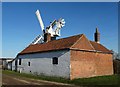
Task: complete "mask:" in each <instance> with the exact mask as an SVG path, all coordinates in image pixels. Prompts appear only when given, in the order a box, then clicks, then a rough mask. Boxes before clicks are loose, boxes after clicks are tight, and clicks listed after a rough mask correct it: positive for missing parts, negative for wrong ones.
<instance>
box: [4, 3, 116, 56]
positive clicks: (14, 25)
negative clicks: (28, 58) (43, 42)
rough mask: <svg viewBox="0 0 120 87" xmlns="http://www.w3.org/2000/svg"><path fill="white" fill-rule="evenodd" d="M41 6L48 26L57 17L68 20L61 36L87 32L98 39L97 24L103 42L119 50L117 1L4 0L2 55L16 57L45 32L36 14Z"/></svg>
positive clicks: (86, 33) (91, 38)
mask: <svg viewBox="0 0 120 87" xmlns="http://www.w3.org/2000/svg"><path fill="white" fill-rule="evenodd" d="M37 9H39V10H40V13H41V16H42V20H43V22H44V25H45V27H47V26H49V24H50V22H52V21H53V20H54V19H59V18H61V17H62V18H64V19H65V22H66V24H65V26H64V27H63V28H62V29H61V36H60V37H59V38H65V37H69V36H73V35H77V34H85V35H86V37H87V38H88V39H89V40H94V32H95V29H96V27H97V28H98V30H99V32H100V43H101V44H103V45H104V46H106V47H107V48H108V49H110V50H114V51H116V52H118V3H117V2H111V3H110V2H103V3H100V2H94V3H93V2H85V3H83V2H76V3H73V2H72V3H68V2H63V3H60V2H59V3H58V2H54V3H53V2H49V3H48V2H26V3H25V2H19V3H18V2H16V3H15V2H11V3H7V2H3V3H2V57H13V58H14V57H16V55H17V54H18V53H19V52H21V51H22V50H23V49H25V47H27V46H28V45H29V44H30V43H31V42H32V41H33V40H34V39H35V37H36V36H38V35H39V34H42V31H41V28H40V26H39V22H38V20H37V17H36V15H35V12H36V10H37Z"/></svg>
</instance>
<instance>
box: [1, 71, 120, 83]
mask: <svg viewBox="0 0 120 87" xmlns="http://www.w3.org/2000/svg"><path fill="white" fill-rule="evenodd" d="M3 73H5V74H10V75H14V76H18V77H27V78H32V79H39V80H47V81H55V82H61V83H68V84H75V85H118V84H120V75H111V76H98V77H92V78H80V79H74V80H67V79H64V78H59V77H50V76H35V75H31V74H25V73H18V72H14V71H8V70H3Z"/></svg>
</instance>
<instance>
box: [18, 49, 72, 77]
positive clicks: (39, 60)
mask: <svg viewBox="0 0 120 87" xmlns="http://www.w3.org/2000/svg"><path fill="white" fill-rule="evenodd" d="M53 57H57V58H58V64H57V65H56V64H52V58H53ZM19 58H21V59H22V60H21V65H19ZM28 62H30V66H28ZM17 65H18V66H17V67H18V68H17V71H19V72H22V73H32V74H36V75H47V76H56V77H64V78H70V51H68V50H61V51H51V52H44V53H34V54H24V55H19V56H18V64H17Z"/></svg>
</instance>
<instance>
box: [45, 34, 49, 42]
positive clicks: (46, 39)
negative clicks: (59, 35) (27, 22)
mask: <svg viewBox="0 0 120 87" xmlns="http://www.w3.org/2000/svg"><path fill="white" fill-rule="evenodd" d="M49 41H51V34H50V33H45V34H44V42H49Z"/></svg>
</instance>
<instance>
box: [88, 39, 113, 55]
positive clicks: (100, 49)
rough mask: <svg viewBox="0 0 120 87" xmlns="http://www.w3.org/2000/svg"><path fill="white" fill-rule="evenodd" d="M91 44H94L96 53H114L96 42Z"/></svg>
mask: <svg viewBox="0 0 120 87" xmlns="http://www.w3.org/2000/svg"><path fill="white" fill-rule="evenodd" d="M90 43H91V44H92V46H93V47H94V49H95V50H96V51H101V52H108V53H109V52H110V53H111V52H112V51H110V50H108V49H107V48H106V47H104V46H103V45H101V44H99V43H97V42H94V41H90Z"/></svg>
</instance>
